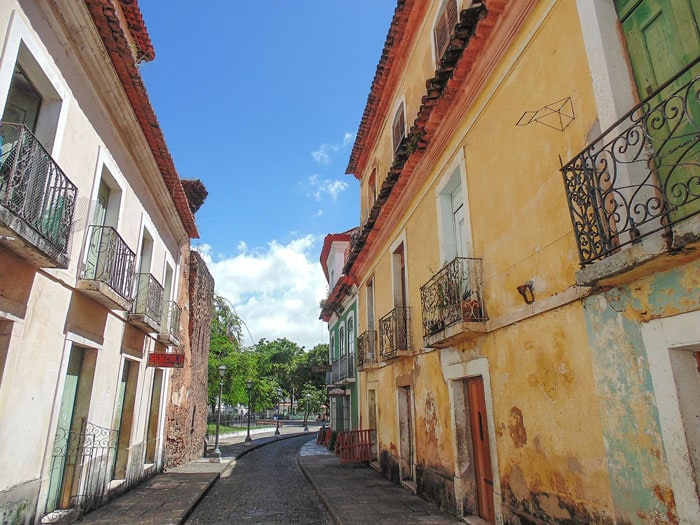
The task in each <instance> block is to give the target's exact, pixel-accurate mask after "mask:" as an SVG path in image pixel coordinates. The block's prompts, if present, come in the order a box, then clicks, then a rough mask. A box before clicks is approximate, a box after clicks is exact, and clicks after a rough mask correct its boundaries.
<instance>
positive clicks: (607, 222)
mask: <svg viewBox="0 0 700 525" xmlns="http://www.w3.org/2000/svg"><path fill="white" fill-rule="evenodd" d="M561 172H562V174H563V176H564V184H565V187H566V195H567V199H568V203H569V211H570V214H571V222H572V224H573V228H574V234H575V236H576V242H577V244H578V251H579V257H580V260H581V264H582V265H586V264H589V263H592V262H594V261H596V260H599V259H602V258H605V257H607V256H609V255H611V254H613V253H615V252H616V251H618V250H619V249H620V247H622V246H624V245H626V244H629V243H634V242H638V241H639V240H640V239H641V238H643V237H645V236H648V235H650V234H652V233H654V232H657V231H659V230H662V229H664V228H667V227H668V226H670V225H672V224H675V223H677V222H679V221H681V220H683V219H687V218H689V217H691V216H693V215H695V214H697V213H698V212H700V59H696V60H695V61H694V62H693V63H691V64H690V65H689V66H688V67H686V68H685V69H683V70H682V71H680V72H679V73H678V74H677V75H676V76H674V77H673V78H671V79H670V80H669V81H668V82H666V83H665V84H663V85H662V86H661V87H660V88H659V89H658V90H657V91H656V92H655V93H654V94H652V95H651V96H650V97H648V98H647V99H646V100H645V101H644V102H642V103H641V104H639V105H637V106H636V107H635V108H633V109H632V110H631V111H630V112H628V113H627V114H626V115H625V116H623V117H622V118H621V119H620V120H618V121H617V122H616V123H615V124H613V126H611V127H610V128H609V129H608V130H607V131H605V132H604V133H603V134H602V135H601V136H600V137H599V138H597V139H596V140H595V141H594V142H593V143H592V144H590V145H589V146H588V147H587V148H586V149H585V150H583V151H582V152H581V153H579V154H578V155H577V156H576V157H574V158H573V159H572V160H571V161H569V162H568V163H567V164H566V165H564V166H563V167H562V169H561Z"/></svg>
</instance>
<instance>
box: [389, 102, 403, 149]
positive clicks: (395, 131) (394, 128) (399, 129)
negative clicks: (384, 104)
mask: <svg viewBox="0 0 700 525" xmlns="http://www.w3.org/2000/svg"><path fill="white" fill-rule="evenodd" d="M391 134H392V140H393V146H394V153H396V151H397V150H398V149H399V146H400V145H401V141H402V140H403V139H404V137H405V136H406V116H405V111H404V105H403V102H401V104H399V108H398V109H397V110H396V113H395V114H394V122H393V123H392V125H391Z"/></svg>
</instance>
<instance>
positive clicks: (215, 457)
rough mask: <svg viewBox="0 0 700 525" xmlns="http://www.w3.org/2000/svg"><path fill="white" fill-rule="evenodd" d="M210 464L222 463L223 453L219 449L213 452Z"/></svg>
mask: <svg viewBox="0 0 700 525" xmlns="http://www.w3.org/2000/svg"><path fill="white" fill-rule="evenodd" d="M209 463H221V451H220V450H219V449H218V448H217V449H214V452H212V455H211V457H210V458H209Z"/></svg>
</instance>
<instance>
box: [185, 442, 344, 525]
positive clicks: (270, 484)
mask: <svg viewBox="0 0 700 525" xmlns="http://www.w3.org/2000/svg"><path fill="white" fill-rule="evenodd" d="M309 440H310V436H308V435H306V436H301V437H296V438H291V439H286V440H281V441H278V442H275V443H270V444H268V445H266V446H264V447H261V448H259V449H256V450H253V451H251V452H250V453H249V454H246V455H245V456H243V457H242V458H240V459H238V460H237V461H236V463H235V465H234V466H233V468H232V469H230V470H228V471H227V472H225V473H224V474H222V477H221V478H220V479H219V481H218V482H217V483H216V484H215V485H214V486H213V487H212V488H211V490H210V491H209V492H208V493H207V495H206V496H205V497H204V498H203V499H202V501H201V502H200V503H199V505H198V506H197V508H196V509H195V510H194V512H193V513H192V515H191V516H190V518H189V519H188V520H187V522H186V523H190V524H204V523H207V524H208V523H256V524H258V523H259V524H265V523H270V524H273V523H277V524H279V523H304V524H319V525H320V524H332V523H333V520H332V518H331V517H330V515H329V514H328V511H327V510H326V508H325V507H324V506H323V504H322V503H321V502H320V500H319V498H318V496H317V494H316V492H315V491H314V489H313V488H312V486H311V485H310V484H309V482H308V481H307V480H306V479H305V477H304V474H302V472H301V470H300V469H299V466H298V464H297V460H296V456H297V453H298V452H299V449H300V448H301V447H302V445H304V444H305V443H307V442H308V441H309Z"/></svg>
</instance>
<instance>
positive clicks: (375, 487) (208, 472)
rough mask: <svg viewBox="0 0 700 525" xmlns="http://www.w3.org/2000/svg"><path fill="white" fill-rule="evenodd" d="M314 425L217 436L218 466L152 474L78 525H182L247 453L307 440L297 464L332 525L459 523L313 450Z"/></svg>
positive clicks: (203, 463)
mask: <svg viewBox="0 0 700 525" xmlns="http://www.w3.org/2000/svg"><path fill="white" fill-rule="evenodd" d="M318 428H319V427H318V425H315V424H314V425H309V432H307V433H305V432H303V431H301V430H302V427H300V426H291V425H290V426H283V427H280V432H281V435H280V436H275V435H274V430H269V431H263V432H260V433H257V434H255V435H253V432H251V437H253V441H252V443H251V444H250V445H245V443H244V440H245V435H232V436H222V437H220V439H219V448H220V450H221V454H222V458H221V462H220V463H210V462H209V459H208V458H202V459H198V460H195V461H191V462H190V463H186V464H184V465H180V466H179V467H176V468H173V469H171V470H168V471H167V472H164V473H162V474H158V475H156V476H155V477H153V478H151V479H150V480H148V481H146V482H144V483H142V484H141V485H139V486H137V487H135V488H133V489H132V490H130V491H129V492H127V493H126V494H124V495H123V496H120V497H118V498H116V499H115V500H113V501H111V502H110V503H108V504H107V505H105V506H103V507H100V508H99V509H97V510H95V511H93V512H91V513H90V514H87V515H86V516H84V517H83V518H82V519H81V521H80V522H81V523H100V524H107V525H125V524H129V525H131V524H141V525H166V524H167V525H169V524H180V523H184V522H185V520H186V519H187V517H188V516H189V515H190V513H191V512H192V510H193V509H194V507H195V506H196V505H197V503H199V501H200V500H201V499H202V498H203V497H204V495H205V494H206V493H207V491H208V490H209V489H210V488H211V486H212V485H213V484H214V483H215V482H216V481H217V480H218V479H219V477H226V476H228V475H229V474H230V473H231V470H232V469H233V467H234V465H235V461H236V459H238V458H240V457H241V456H243V455H245V454H247V453H248V452H250V451H251V450H255V449H256V448H258V447H261V446H264V445H266V444H268V443H270V442H273V441H278V440H279V439H288V438H292V437H296V436H302V435H308V436H309V443H307V444H305V445H304V446H303V447H302V449H301V451H300V453H299V455H298V456H297V462H298V464H299V466H300V468H301V470H302V471H303V472H304V475H305V476H306V477H307V479H308V480H309V481H310V482H311V485H312V486H313V487H314V489H315V490H316V492H317V493H318V495H319V497H320V499H321V501H322V502H323V503H324V505H325V506H326V507H327V508H328V511H329V513H330V514H331V516H332V517H333V519H334V520H335V521H336V523H338V524H341V525H342V524H356V523H362V524H370V523H421V524H442V523H464V521H462V520H460V519H458V518H456V517H454V516H451V515H449V514H446V513H443V512H441V511H440V510H439V509H438V508H437V507H435V506H433V505H431V504H430V503H428V502H426V501H424V500H423V499H421V498H420V497H418V496H416V495H414V494H411V493H410V492H408V491H406V490H404V489H403V488H401V487H399V486H398V485H395V484H393V483H391V482H389V481H388V480H387V479H385V478H383V477H382V476H381V475H380V474H379V473H378V472H376V471H375V470H373V469H372V468H369V467H365V466H362V465H356V464H342V463H340V459H339V458H338V456H336V455H335V454H333V453H331V452H329V451H328V450H326V449H325V448H324V447H321V446H318V445H316V442H315V437H316V431H317V430H318Z"/></svg>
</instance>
